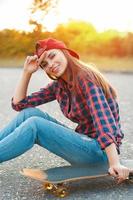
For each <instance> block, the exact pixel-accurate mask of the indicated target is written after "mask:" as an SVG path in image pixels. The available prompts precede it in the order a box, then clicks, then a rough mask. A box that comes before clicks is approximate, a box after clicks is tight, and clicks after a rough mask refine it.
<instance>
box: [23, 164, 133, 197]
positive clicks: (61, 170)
mask: <svg viewBox="0 0 133 200" xmlns="http://www.w3.org/2000/svg"><path fill="white" fill-rule="evenodd" d="M121 163H122V164H123V165H124V166H126V167H128V168H129V169H130V175H129V177H128V181H130V182H133V160H125V161H122V162H121ZM108 167H109V166H108V164H107V165H105V164H98V165H97V164H91V165H84V166H77V165H76V166H63V167H55V168H50V169H47V170H41V169H30V168H24V169H22V170H21V171H20V173H21V174H22V175H24V176H26V177H30V178H32V179H35V180H38V181H40V182H42V184H43V187H44V189H45V190H46V191H50V192H52V193H53V194H54V195H56V196H58V197H62V198H63V197H65V196H66V195H68V186H67V183H70V182H74V181H78V180H85V179H88V180H89V179H96V178H98V177H107V176H109V173H108Z"/></svg>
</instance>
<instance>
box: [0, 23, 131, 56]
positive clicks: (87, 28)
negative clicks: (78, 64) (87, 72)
mask: <svg viewBox="0 0 133 200" xmlns="http://www.w3.org/2000/svg"><path fill="white" fill-rule="evenodd" d="M48 37H54V38H56V39H59V40H63V41H64V42H65V43H66V45H67V46H68V47H69V48H72V49H74V50H76V51H77V52H78V53H79V54H81V55H97V56H108V57H114V56H115V57H125V56H131V57H132V56H133V33H131V32H128V33H120V32H117V31H115V30H108V31H105V32H101V33H99V32H97V31H96V29H95V27H94V26H93V25H92V24H90V23H87V22H84V21H70V22H69V23H67V24H60V25H58V26H57V28H56V29H55V30H54V31H53V32H47V31H45V32H43V31H42V30H41V28H38V29H37V28H36V29H34V31H33V32H29V33H26V32H19V31H17V30H9V29H5V30H2V31H0V58H7V57H12V56H13V57H19V58H20V57H25V56H27V55H31V54H33V53H34V46H35V43H36V41H37V40H40V39H45V38H48Z"/></svg>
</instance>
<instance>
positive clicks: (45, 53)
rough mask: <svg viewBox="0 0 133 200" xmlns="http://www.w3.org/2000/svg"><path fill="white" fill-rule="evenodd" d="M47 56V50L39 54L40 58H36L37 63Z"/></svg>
mask: <svg viewBox="0 0 133 200" xmlns="http://www.w3.org/2000/svg"><path fill="white" fill-rule="evenodd" d="M46 56H47V51H44V53H43V54H42V55H41V56H40V58H39V59H38V64H39V65H40V64H41V62H42V61H43V60H44V59H45V58H46Z"/></svg>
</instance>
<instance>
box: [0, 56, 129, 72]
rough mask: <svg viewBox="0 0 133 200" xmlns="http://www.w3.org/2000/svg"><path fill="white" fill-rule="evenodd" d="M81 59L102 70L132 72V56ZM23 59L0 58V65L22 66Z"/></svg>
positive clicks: (84, 57)
mask: <svg viewBox="0 0 133 200" xmlns="http://www.w3.org/2000/svg"><path fill="white" fill-rule="evenodd" d="M81 59H82V60H83V61H85V62H87V63H94V64H95V65H96V67H97V68H98V69H100V70H103V71H120V72H121V71H122V72H133V57H124V58H118V57H112V58H109V57H98V56H81ZM24 60H25V58H6V59H2V58H0V67H10V68H12V67H22V66H23V63H24Z"/></svg>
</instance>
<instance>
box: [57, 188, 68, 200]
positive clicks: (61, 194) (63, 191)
mask: <svg viewBox="0 0 133 200" xmlns="http://www.w3.org/2000/svg"><path fill="white" fill-rule="evenodd" d="M55 194H56V195H57V196H58V197H61V198H64V197H66V196H67V195H68V191H67V189H66V188H64V187H60V188H58V189H57V190H56V192H55Z"/></svg>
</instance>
